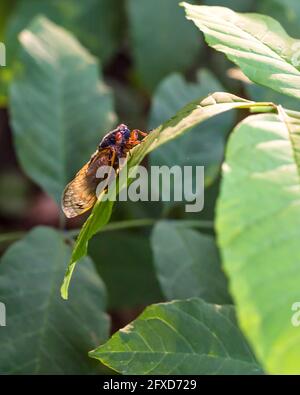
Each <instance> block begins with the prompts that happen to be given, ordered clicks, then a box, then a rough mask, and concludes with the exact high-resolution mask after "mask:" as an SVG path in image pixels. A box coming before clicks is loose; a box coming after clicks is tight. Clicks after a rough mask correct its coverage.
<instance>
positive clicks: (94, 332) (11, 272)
mask: <svg viewBox="0 0 300 395" xmlns="http://www.w3.org/2000/svg"><path fill="white" fill-rule="evenodd" d="M69 256H70V247H69V246H68V245H66V243H65V241H64V239H63V237H62V235H61V234H60V233H58V232H57V231H55V230H53V229H50V228H45V227H38V228H35V229H34V230H33V231H31V232H30V233H29V234H28V235H27V236H26V237H25V238H24V239H23V240H21V241H18V242H16V243H15V244H13V245H12V246H11V247H10V248H9V249H8V250H7V251H6V253H5V254H4V256H3V257H2V259H1V264H0V301H1V302H2V303H5V306H6V313H7V318H6V327H1V330H0V348H1V353H0V372H1V373H5V374H33V373H36V374H42V373H44V374H76V373H77V374H90V373H92V372H93V371H95V366H93V364H91V363H90V360H89V358H88V357H87V352H88V350H90V349H91V347H94V346H95V345H96V344H98V343H99V342H103V341H104V340H105V339H106V338H107V336H108V318H107V316H106V314H105V312H104V309H105V289H104V285H103V283H102V281H101V280H100V277H99V276H97V273H96V271H95V269H94V268H93V265H92V262H91V260H90V259H88V258H85V264H84V265H82V266H81V267H80V269H79V270H78V272H77V275H78V283H77V284H74V287H73V289H72V294H73V298H72V301H71V302H68V303H66V302H64V301H63V300H62V299H61V298H60V296H59V283H60V280H61V276H62V275H63V272H64V268H65V263H66V261H67V260H68V258H69Z"/></svg>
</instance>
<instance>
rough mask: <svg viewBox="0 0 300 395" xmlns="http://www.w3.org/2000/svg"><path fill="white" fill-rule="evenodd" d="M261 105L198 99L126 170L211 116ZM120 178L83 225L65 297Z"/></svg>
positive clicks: (225, 96)
mask: <svg viewBox="0 0 300 395" xmlns="http://www.w3.org/2000/svg"><path fill="white" fill-rule="evenodd" d="M260 105H261V103H254V102H251V101H249V100H245V99H241V98H240V97H237V96H234V95H231V94H229V93H222V92H217V93H214V94H212V95H210V96H208V97H206V98H205V99H203V100H195V101H194V102H192V103H190V104H188V105H187V106H185V107H184V108H183V109H181V110H180V111H179V112H178V113H177V114H176V115H175V116H174V117H173V118H171V119H170V120H168V121H167V122H165V123H164V124H162V125H161V126H159V127H158V128H156V129H154V130H153V131H151V133H149V134H148V136H147V137H146V138H145V139H144V141H143V144H140V145H139V146H137V147H135V148H134V149H133V150H132V151H131V155H130V157H129V159H128V161H127V169H128V171H129V170H130V169H132V168H134V166H137V165H139V163H140V162H141V161H142V160H143V159H144V157H145V156H146V155H147V154H148V153H149V152H151V151H153V150H154V149H156V148H158V147H159V146H161V145H162V144H164V143H167V142H168V141H170V140H172V139H174V138H176V137H178V136H180V135H181V134H183V133H184V132H186V131H187V130H189V129H191V128H192V127H193V126H196V125H197V124H198V123H200V122H203V121H205V120H206V119H208V118H211V117H213V116H215V115H217V114H220V113H222V112H225V111H228V110H231V109H234V108H251V107H255V106H260ZM124 171H126V169H123V171H121V172H120V177H119V178H118V180H119V179H124V178H125V179H126V177H121V174H123V173H124ZM118 180H117V182H116V187H115V188H111V190H110V192H111V195H108V196H107V199H106V200H105V201H101V198H102V197H101V196H100V197H99V199H98V201H97V203H96V204H95V206H94V208H93V210H92V213H91V215H90V216H89V218H88V219H87V221H86V222H85V224H84V225H83V227H82V229H81V232H80V234H79V236H78V238H77V240H76V243H75V246H74V250H73V254H72V258H71V261H70V263H69V266H68V268H67V272H66V275H65V278H64V282H63V285H62V288H61V295H62V297H63V298H64V299H67V298H68V287H69V284H70V281H71V276H72V273H73V271H74V268H75V265H76V262H77V261H78V259H80V258H81V257H83V256H84V255H86V254H87V247H88V241H89V240H90V239H91V237H92V236H93V235H94V234H95V233H97V232H98V231H99V230H100V229H101V228H102V227H103V226H104V225H105V224H106V223H107V222H108V221H109V219H110V215H111V212H112V208H113V205H114V201H113V200H110V199H111V197H112V196H114V195H115V192H116V190H117V191H118V190H121V189H122V188H124V187H126V186H127V185H126V184H125V183H124V182H123V183H122V184H119V182H118Z"/></svg>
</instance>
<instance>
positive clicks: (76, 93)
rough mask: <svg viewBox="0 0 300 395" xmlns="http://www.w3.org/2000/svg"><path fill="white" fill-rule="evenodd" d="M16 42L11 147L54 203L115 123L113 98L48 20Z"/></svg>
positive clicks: (87, 58) (84, 56)
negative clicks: (18, 69) (18, 48)
mask: <svg viewBox="0 0 300 395" xmlns="http://www.w3.org/2000/svg"><path fill="white" fill-rule="evenodd" d="M20 41H21V45H22V54H21V59H22V63H23V65H24V69H23V70H22V72H21V73H20V74H19V77H18V78H17V79H16V80H15V81H14V83H13V85H12V88H11V92H10V96H11V97H10V102H11V117H12V127H13V132H14V140H15V148H16V152H17V155H18V159H19V161H20V164H21V166H22V168H23V170H24V171H25V173H26V174H27V175H28V176H29V177H30V178H31V179H32V180H33V181H35V182H36V183H37V184H38V185H40V186H41V187H42V188H43V189H44V190H45V191H46V192H47V193H48V194H50V195H51V196H52V197H54V198H55V200H56V201H57V202H58V203H59V202H60V199H61V193H62V191H63V189H64V187H65V186H66V184H67V182H68V181H70V179H71V178H72V177H73V176H74V174H75V172H76V171H77V170H78V169H79V168H80V167H81V166H82V165H83V164H84V163H85V162H87V160H88V158H89V157H90V155H91V153H92V152H94V151H95V148H96V146H97V144H98V143H99V140H100V137H101V136H102V135H103V134H104V133H105V132H107V130H108V129H109V128H110V127H111V126H112V122H113V121H114V120H115V115H114V113H113V104H112V96H111V93H110V91H109V90H108V88H107V87H106V86H105V85H104V84H103V82H102V81H101V80H99V76H98V64H97V61H96V60H95V59H94V58H93V57H92V56H91V55H89V53H88V52H87V51H86V50H85V49H84V48H83V47H81V46H80V44H79V43H78V42H77V41H76V40H75V39H74V38H73V37H72V36H71V35H70V34H69V33H68V32H66V31H65V30H63V29H61V28H59V27H58V26H56V25H54V24H53V23H52V22H50V21H49V20H47V19H45V18H43V17H39V18H37V19H35V20H34V22H33V23H32V24H31V25H30V26H29V28H28V29H26V30H24V31H23V32H22V33H21V36H20ZM66 70H67V72H66Z"/></svg>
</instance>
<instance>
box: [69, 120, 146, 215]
mask: <svg viewBox="0 0 300 395" xmlns="http://www.w3.org/2000/svg"><path fill="white" fill-rule="evenodd" d="M139 135H141V136H143V137H145V136H146V135H147V133H145V132H141V131H140V130H138V129H134V130H132V131H130V130H129V129H128V127H127V126H126V125H123V124H121V125H119V126H118V127H117V128H116V129H114V130H112V131H111V132H109V133H107V135H105V136H104V137H103V139H102V140H101V142H100V144H99V146H98V149H97V151H96V152H95V153H94V154H93V155H92V156H91V159H90V160H89V162H88V163H86V164H85V165H84V166H83V167H82V168H81V169H80V170H79V172H78V173H77V174H76V176H75V178H74V179H73V180H72V181H71V182H70V183H69V184H68V185H67V186H66V188H65V190H64V192H63V196H62V209H63V211H64V213H65V215H66V216H67V217H68V218H72V217H76V216H77V215H80V214H83V213H84V212H85V211H87V210H89V209H90V208H92V207H93V206H94V204H95V203H96V201H97V196H96V188H97V185H98V184H99V183H100V182H101V179H99V178H97V177H96V173H97V170H98V168H99V167H100V166H111V167H113V168H114V169H115V170H117V169H118V165H119V163H118V162H119V159H120V158H125V157H126V156H127V153H128V152H129V150H130V149H131V148H133V147H134V146H135V145H137V144H140V143H141V141H140V140H138V136H139Z"/></svg>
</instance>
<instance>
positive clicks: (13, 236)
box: [0, 218, 214, 243]
mask: <svg viewBox="0 0 300 395" xmlns="http://www.w3.org/2000/svg"><path fill="white" fill-rule="evenodd" d="M158 221H159V220H158V219H152V218H142V219H132V220H129V221H116V222H111V223H109V224H107V225H106V226H104V227H103V228H102V229H100V230H99V233H100V232H110V231H114V230H122V229H131V228H140V227H146V226H153V225H155V224H156V223H157V222H158ZM168 221H169V222H176V224H177V226H180V227H187V228H201V229H213V225H214V224H213V222H212V221H201V220H174V219H170V220H168ZM80 230H81V229H72V230H67V231H65V232H64V233H65V234H66V235H67V236H68V237H69V238H71V237H76V236H77V235H78V234H79V232H80ZM25 234H26V232H22V231H20V232H11V233H3V234H0V243H6V242H13V241H15V240H18V239H20V238H22V237H23V236H24V235H25Z"/></svg>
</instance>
